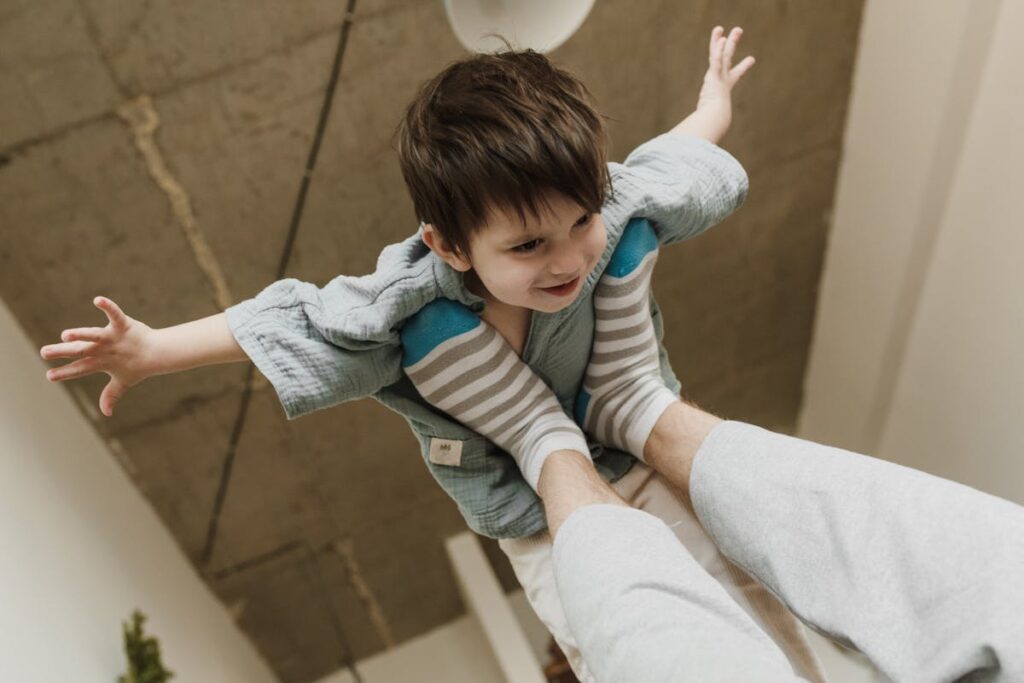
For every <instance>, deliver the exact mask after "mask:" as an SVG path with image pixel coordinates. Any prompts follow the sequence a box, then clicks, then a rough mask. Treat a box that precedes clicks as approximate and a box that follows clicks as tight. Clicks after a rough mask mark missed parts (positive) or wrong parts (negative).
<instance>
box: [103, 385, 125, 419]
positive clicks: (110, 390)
mask: <svg viewBox="0 0 1024 683" xmlns="http://www.w3.org/2000/svg"><path fill="white" fill-rule="evenodd" d="M126 390H127V387H125V386H124V384H122V383H121V382H120V381H119V380H117V379H115V378H113V377H111V378H110V381H109V382H107V386H105V387H103V393H102V394H100V412H101V413H103V414H104V415H106V416H107V417H110V416H111V415H113V414H114V406H115V405H117V402H118V401H120V400H121V397H122V396H124V392H125V391H126Z"/></svg>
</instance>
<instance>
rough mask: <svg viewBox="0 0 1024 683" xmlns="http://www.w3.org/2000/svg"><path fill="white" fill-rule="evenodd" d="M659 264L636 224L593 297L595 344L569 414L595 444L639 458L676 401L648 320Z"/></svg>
mask: <svg viewBox="0 0 1024 683" xmlns="http://www.w3.org/2000/svg"><path fill="white" fill-rule="evenodd" d="M657 259H658V240H657V237H656V236H655V234H654V229H653V228H652V227H651V224H650V223H649V222H648V221H647V220H646V219H633V220H632V221H630V222H629V224H628V225H627V226H626V229H625V231H623V234H622V239H621V241H620V242H619V244H618V245H617V246H616V247H615V252H614V253H613V254H612V258H611V260H610V261H609V262H608V268H607V269H606V270H605V272H604V274H603V275H602V276H601V279H600V280H598V283H597V287H596V288H595V290H594V317H595V319H596V320H595V325H594V345H593V348H592V349H591V353H590V364H589V365H588V366H587V371H586V374H585V375H584V377H583V388H582V390H581V391H580V394H579V396H578V397H577V399H576V406H575V411H574V412H575V416H576V422H578V423H579V424H580V425H582V426H583V429H584V430H585V431H586V432H587V433H589V434H590V435H591V436H593V437H594V438H595V439H597V440H598V441H600V442H601V443H604V444H608V445H610V446H614V447H616V448H619V449H621V450H624V451H626V452H628V453H632V454H633V455H635V456H636V457H638V458H643V452H644V444H645V443H647V437H648V436H650V433H651V430H653V429H654V424H655V423H656V422H657V421H658V418H659V417H661V414H662V413H663V412H664V411H665V408H667V407H668V406H669V405H670V404H672V403H674V402H675V401H678V400H679V399H678V397H676V395H675V394H674V393H672V392H671V391H670V390H669V389H668V388H667V387H666V386H665V382H664V380H663V379H662V377H661V366H660V364H659V362H658V342H657V338H656V337H655V335H654V323H653V322H652V321H651V309H650V301H649V296H650V289H651V275H652V274H653V272H654V263H655V261H657Z"/></svg>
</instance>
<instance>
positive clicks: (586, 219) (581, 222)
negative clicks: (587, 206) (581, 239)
mask: <svg viewBox="0 0 1024 683" xmlns="http://www.w3.org/2000/svg"><path fill="white" fill-rule="evenodd" d="M591 215H592V214H589V213H585V214H583V215H582V216H581V217H580V219H579V220H578V221H576V226H575V227H579V226H581V225H586V224H587V223H589V222H590V216H591Z"/></svg>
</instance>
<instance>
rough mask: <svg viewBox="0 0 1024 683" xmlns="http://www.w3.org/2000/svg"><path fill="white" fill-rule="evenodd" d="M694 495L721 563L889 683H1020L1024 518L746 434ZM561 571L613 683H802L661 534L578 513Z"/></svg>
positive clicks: (804, 444)
mask: <svg viewBox="0 0 1024 683" xmlns="http://www.w3.org/2000/svg"><path fill="white" fill-rule="evenodd" d="M690 494H691V497H692V499H693V505H694V508H695V510H696V513H697V516H698V517H699V519H700V521H701V523H702V524H703V525H704V526H705V528H706V529H707V531H708V533H709V534H710V535H711V537H712V538H713V539H714V541H715V542H716V543H717V544H718V546H719V548H720V549H721V550H722V552H723V553H724V554H725V555H726V556H727V557H729V558H730V559H732V560H733V561H734V562H736V563H737V564H738V565H740V566H741V567H743V568H744V569H745V570H746V571H747V572H749V573H750V574H752V575H753V576H755V577H756V578H757V579H758V580H760V581H761V582H762V583H763V584H764V585H765V586H767V587H768V589H769V590H771V591H772V592H773V593H774V594H775V595H776V596H778V598H779V599H780V600H781V601H782V602H784V603H785V604H786V605H787V606H788V607H789V609H790V610H792V611H793V612H794V613H795V614H796V615H797V616H798V617H799V618H800V619H801V620H803V621H804V622H805V623H806V624H807V625H808V626H810V627H811V628H813V629H815V630H816V631H818V632H819V633H822V634H823V635H825V636H828V637H829V638H832V639H833V640H836V641H838V642H840V643H843V644H844V645H846V646H848V647H851V648H854V649H857V650H859V651H860V652H862V653H864V654H865V655H866V656H867V657H868V658H869V659H870V660H871V661H872V663H874V665H875V666H877V667H878V668H879V670H880V671H881V672H882V673H883V674H884V675H886V676H888V677H889V678H890V679H892V680H894V681H898V682H902V681H913V682H915V683H916V682H917V681H922V682H928V681H957V680H967V681H993V682H1000V683H1004V682H1005V683H1010V682H1011V681H1014V682H1017V681H1024V508H1022V507H1020V506H1017V505H1014V504H1013V503H1010V502H1008V501H1005V500H1002V499H1000V498H996V497H994V496H990V495H988V494H985V493H982V492H980V491H977V490H975V489H972V488H969V487H967V486H963V485H961V484H957V483H954V482H951V481H947V480H944V479H940V478H938V477H934V476H931V475H928V474H925V473H923V472H919V471H917V470H912V469H909V468H906V467H902V466H899V465H895V464H893V463H889V462H886V461H883V460H878V459H876V458H871V457H868V456H864V455H859V454H856V453H851V452H849V451H844V450H841V449H838V448H830V447H827V446H821V445H818V444H815V443H811V442H809V441H804V440H801V439H795V438H793V437H788V436H783V435H780V434H775V433H772V432H768V431H765V430H763V429H760V428H758V427H753V426H751V425H746V424H742V423H739V422H724V423H722V424H720V425H719V426H718V427H716V428H715V429H714V430H713V431H712V432H711V434H710V435H709V436H708V438H707V439H706V440H705V442H704V444H703V445H702V446H701V448H700V451H699V452H698V453H697V456H696V459H695V460H694V464H693V472H692V474H691V480H690ZM553 554H554V566H555V578H556V581H557V582H558V589H559V593H560V595H561V599H562V603H563V606H564V608H565V613H566V617H567V619H568V622H569V627H570V628H571V629H572V632H573V634H574V635H575V637H576V639H577V641H578V643H579V647H580V650H581V651H582V653H583V656H584V658H585V659H586V661H587V662H588V664H589V665H590V667H591V669H592V670H593V671H594V673H595V676H596V678H597V679H598V680H599V681H601V682H602V683H616V682H619V681H622V682H628V683H647V682H652V683H653V682H658V683H661V682H663V681H686V680H693V681H701V682H707V681H730V682H732V681H766V682H773V681H794V680H799V679H797V678H795V677H794V674H793V672H792V669H791V667H790V666H789V664H788V662H787V660H786V658H785V656H784V655H783V654H782V653H781V652H780V651H779V650H778V648H777V647H776V646H775V645H774V643H773V642H772V641H771V640H770V639H769V638H768V637H767V636H766V635H765V634H764V633H763V632H761V631H760V630H759V629H758V628H757V627H756V626H755V625H754V623H753V621H751V619H750V618H749V617H748V616H747V615H746V614H745V613H744V612H743V611H742V610H741V609H739V607H738V606H737V605H736V603H735V602H733V601H732V599H731V598H730V597H729V596H728V594H727V593H726V592H725V590H724V589H723V588H722V587H721V586H720V585H718V584H717V583H716V582H715V581H714V580H712V579H711V578H710V577H709V576H708V575H707V574H706V573H705V572H704V571H703V569H701V567H700V565H698V564H697V562H696V561H695V560H694V559H693V558H692V557H691V556H690V555H689V554H688V553H687V552H686V550H685V548H683V547H682V546H681V545H680V544H679V543H678V541H677V540H676V538H675V536H674V535H673V534H672V533H671V532H670V531H669V530H668V527H666V526H665V525H664V523H663V522H661V521H660V520H658V519H656V518H654V517H652V516H650V515H648V514H646V513H644V512H640V511H638V510H633V509H630V508H623V507H617V506H608V505H595V506H590V507H586V508H582V509H580V510H578V511H576V512H575V513H574V514H573V515H571V516H570V517H569V519H568V520H567V521H566V522H565V523H564V524H563V526H562V527H561V529H559V532H558V535H557V536H556V538H555V543H554V551H553Z"/></svg>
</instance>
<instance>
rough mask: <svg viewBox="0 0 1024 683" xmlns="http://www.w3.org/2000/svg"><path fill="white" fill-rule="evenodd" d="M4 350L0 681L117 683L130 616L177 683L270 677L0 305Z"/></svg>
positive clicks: (256, 681)
mask: <svg viewBox="0 0 1024 683" xmlns="http://www.w3.org/2000/svg"><path fill="white" fill-rule="evenodd" d="M0 349H3V352H2V353H0V385H2V386H3V392H0V595H2V596H3V609H0V642H3V650H2V652H3V654H2V656H0V680H3V681H21V682H22V683H35V682H38V683H50V682H51V681H114V680H116V678H117V676H118V675H120V674H123V673H124V672H125V658H124V654H123V649H122V643H121V621H122V620H125V619H127V618H128V616H129V614H130V613H131V611H132V609H133V608H135V607H138V608H140V609H141V610H142V611H143V612H145V613H146V614H147V615H148V617H149V619H148V621H147V622H146V629H147V632H149V633H151V634H153V635H156V636H157V637H158V638H159V641H160V645H161V647H162V650H163V655H164V663H165V665H166V666H167V668H169V669H171V670H172V671H174V672H175V674H176V678H175V680H176V681H183V682H184V681H218V682H222V683H233V682H237V683H262V682H267V683H269V682H270V681H274V680H276V679H275V677H274V676H273V675H272V674H271V672H270V669H269V668H268V667H267V666H266V664H264V662H263V661H262V660H261V659H260V657H259V656H258V655H257V653H256V651H255V649H254V648H253V647H252V646H251V645H250V644H249V642H248V641H247V640H246V639H245V637H244V636H243V635H242V634H241V632H240V631H239V630H238V629H237V627H236V626H235V624H234V623H233V622H232V620H231V619H230V617H229V616H228V614H227V613H226V611H225V610H224V608H223V607H222V606H221V605H220V604H219V603H218V602H217V600H216V599H215V598H214V596H213V595H212V594H211V593H210V591H209V589H208V588H207V587H206V586H205V585H204V584H203V583H202V581H200V579H199V577H198V576H196V574H195V571H194V570H193V569H192V566H191V565H190V564H189V562H188V560H187V559H186V558H185V556H184V555H183V554H182V553H181V551H180V550H179V548H178V546H177V545H176V544H175V542H174V540H173V538H172V537H171V536H170V534H169V533H168V532H167V529H166V528H165V527H164V526H163V524H161V522H160V520H159V519H158V518H157V516H156V515H155V514H154V513H153V511H152V509H151V508H150V506H149V505H148V504H147V503H146V501H145V499H144V498H143V497H142V495H141V494H140V493H139V491H138V490H137V489H136V488H135V486H134V485H133V484H132V483H131V481H130V480H129V479H128V477H126V476H125V474H124V472H123V471H122V470H121V469H120V467H118V465H117V463H116V461H115V460H114V459H113V458H111V457H110V453H109V451H108V450H107V448H106V446H105V445H104V444H103V443H102V442H101V441H100V439H99V437H98V436H97V435H96V432H95V430H94V429H93V428H92V426H91V425H89V424H88V423H87V422H86V420H85V418H84V417H83V416H82V414H81V412H80V411H79V410H78V409H77V408H76V407H75V406H74V405H73V403H72V400H71V399H70V398H69V396H68V394H67V393H66V392H64V391H62V390H61V388H60V387H58V386H54V385H50V384H49V383H47V382H46V380H45V378H44V376H43V375H44V372H45V370H46V365H45V364H44V363H43V361H42V360H41V359H40V358H39V356H38V355H37V351H36V349H35V347H34V346H33V345H32V344H30V343H29V340H28V339H27V338H25V336H24V334H23V333H22V330H21V329H20V328H19V327H18V325H17V324H16V323H15V321H14V319H13V318H12V317H11V315H10V312H9V311H8V309H7V307H6V306H4V305H2V304H0Z"/></svg>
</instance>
